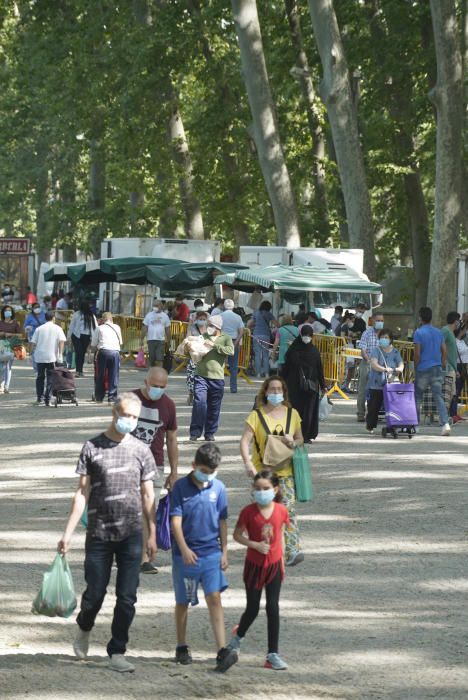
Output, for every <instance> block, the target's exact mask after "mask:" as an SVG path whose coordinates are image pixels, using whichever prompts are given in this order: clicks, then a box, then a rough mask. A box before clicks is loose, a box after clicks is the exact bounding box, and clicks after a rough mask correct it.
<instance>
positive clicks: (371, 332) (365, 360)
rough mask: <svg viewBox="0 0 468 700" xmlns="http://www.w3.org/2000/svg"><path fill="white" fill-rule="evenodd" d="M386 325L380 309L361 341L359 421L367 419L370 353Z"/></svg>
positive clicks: (373, 316) (373, 315) (362, 421)
mask: <svg viewBox="0 0 468 700" xmlns="http://www.w3.org/2000/svg"><path fill="white" fill-rule="evenodd" d="M383 327H384V317H383V314H382V313H381V312H380V311H374V313H373V314H372V326H371V327H370V328H368V329H367V331H364V333H363V334H362V336H361V340H360V341H359V349H360V350H361V356H362V360H361V364H360V367H359V389H358V398H357V419H358V423H364V421H365V420H366V387H367V376H368V374H369V362H370V353H371V350H372V349H373V348H376V347H377V345H378V344H379V338H378V335H377V334H378V332H379V331H380V330H382V328H383Z"/></svg>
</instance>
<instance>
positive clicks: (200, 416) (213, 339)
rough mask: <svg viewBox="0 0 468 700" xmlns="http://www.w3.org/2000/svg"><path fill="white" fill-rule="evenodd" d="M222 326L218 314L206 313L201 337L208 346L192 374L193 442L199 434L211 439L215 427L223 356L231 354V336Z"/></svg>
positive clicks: (222, 370) (220, 390) (191, 431)
mask: <svg viewBox="0 0 468 700" xmlns="http://www.w3.org/2000/svg"><path fill="white" fill-rule="evenodd" d="M222 328H223V319H222V316H221V315H220V314H218V315H216V316H209V317H208V321H207V328H206V333H203V338H204V339H205V345H208V346H209V347H211V350H210V351H209V352H208V353H207V354H206V355H205V356H204V357H202V358H201V360H200V361H199V362H198V364H197V369H196V374H195V377H194V384H193V407H192V420H191V422H190V440H191V441H192V442H196V441H197V440H198V439H199V438H200V437H201V436H202V435H204V436H205V440H208V441H212V440H214V436H215V433H216V431H217V430H218V425H219V414H220V411H221V402H222V400H223V395H224V363H225V360H226V357H230V356H232V355H234V344H233V342H232V338H231V337H230V336H229V335H227V333H223V332H222Z"/></svg>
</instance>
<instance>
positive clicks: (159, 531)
mask: <svg viewBox="0 0 468 700" xmlns="http://www.w3.org/2000/svg"><path fill="white" fill-rule="evenodd" d="M156 543H157V545H158V549H162V550H163V551H164V552H167V550H168V549H170V548H171V497H170V495H169V494H166V495H165V496H163V497H162V498H160V499H159V503H158V507H157V510H156Z"/></svg>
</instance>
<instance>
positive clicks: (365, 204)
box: [309, 0, 375, 277]
mask: <svg viewBox="0 0 468 700" xmlns="http://www.w3.org/2000/svg"><path fill="white" fill-rule="evenodd" d="M309 11H310V16H311V19H312V25H313V28H314V34H315V41H316V44H317V48H318V51H319V54H320V60H321V63H322V69H323V79H322V84H321V91H320V92H321V97H322V99H323V101H324V104H325V107H326V108H327V113H328V119H329V122H330V127H331V131H332V135H333V143H334V146H335V151H336V158H337V163H338V170H339V175H340V181H341V187H342V190H343V197H344V201H345V206H346V217H347V220H348V230H349V243H350V246H351V247H352V248H362V249H363V250H364V270H365V272H366V273H367V274H368V275H369V276H370V277H374V275H375V254H374V227H373V222H372V212H371V206H370V198H369V190H368V187H367V181H366V172H365V168H364V159H363V155H362V150H361V145H360V142H359V132H358V125H357V115H356V111H355V108H354V105H353V98H352V94H351V86H350V81H349V71H348V66H347V63H346V57H345V54H344V48H343V44H342V41H341V36H340V30H339V28H338V22H337V19H336V15H335V11H334V7H333V2H332V0H309Z"/></svg>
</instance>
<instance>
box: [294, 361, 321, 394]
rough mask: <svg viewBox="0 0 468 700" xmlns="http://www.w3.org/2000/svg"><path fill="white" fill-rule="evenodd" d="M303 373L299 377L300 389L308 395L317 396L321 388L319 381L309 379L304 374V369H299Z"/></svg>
mask: <svg viewBox="0 0 468 700" xmlns="http://www.w3.org/2000/svg"><path fill="white" fill-rule="evenodd" d="M299 369H300V371H301V373H300V375H299V388H300V390H301V391H304V392H305V393H306V394H316V393H317V391H318V388H319V383H318V381H317V379H307V377H306V376H305V374H304V370H303V369H302V367H300V368H299Z"/></svg>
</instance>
